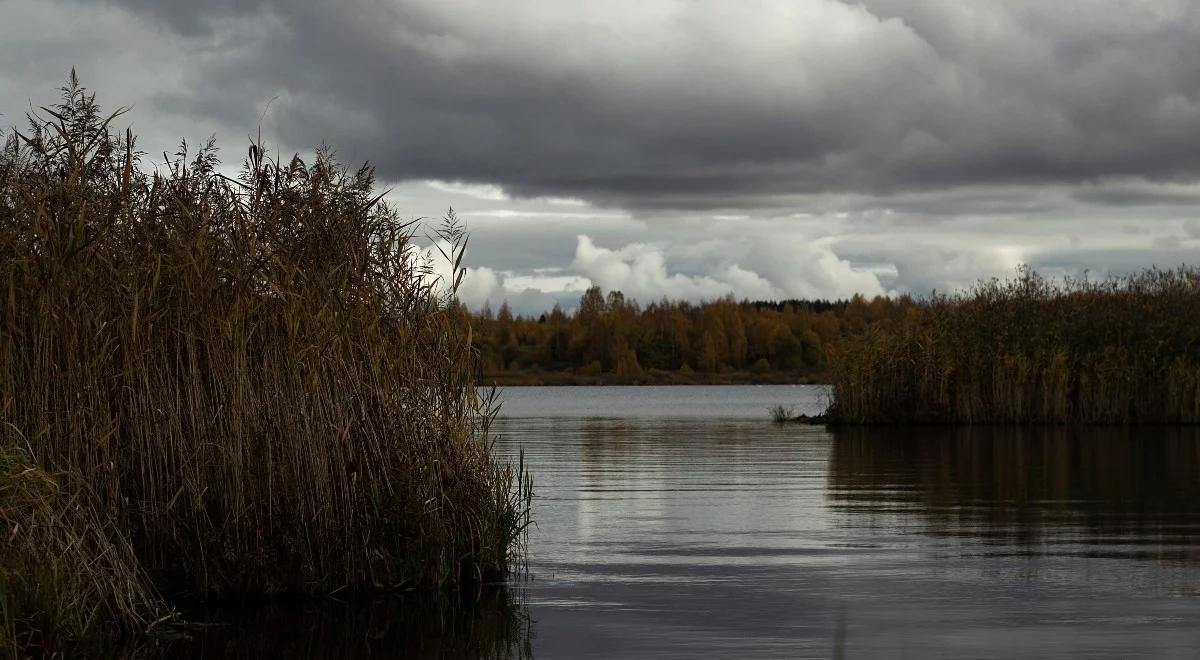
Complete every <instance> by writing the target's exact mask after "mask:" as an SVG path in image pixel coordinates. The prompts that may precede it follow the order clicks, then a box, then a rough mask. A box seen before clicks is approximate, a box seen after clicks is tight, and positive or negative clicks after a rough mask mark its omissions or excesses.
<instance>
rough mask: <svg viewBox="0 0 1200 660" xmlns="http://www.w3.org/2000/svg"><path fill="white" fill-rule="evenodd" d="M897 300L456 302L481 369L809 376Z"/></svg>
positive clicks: (613, 297) (608, 297) (894, 309)
mask: <svg viewBox="0 0 1200 660" xmlns="http://www.w3.org/2000/svg"><path fill="white" fill-rule="evenodd" d="M910 304H911V301H910V300H909V299H907V298H900V299H895V300H893V299H888V298H884V297H878V298H875V299H871V300H868V299H866V298H864V297H862V296H855V297H853V298H851V299H849V300H839V301H827V300H814V301H806V300H788V301H754V302H752V301H748V300H742V301H738V300H735V299H734V298H733V297H732V296H727V297H724V298H720V299H717V300H712V301H707V302H702V303H698V304H697V303H690V302H686V301H672V300H666V299H664V300H660V301H656V302H652V303H650V304H648V305H645V306H642V305H641V304H639V303H638V302H637V301H636V300H631V299H627V298H626V297H625V296H624V295H623V294H622V293H621V292H620V291H610V292H608V293H607V294H605V293H604V292H603V291H602V290H601V289H600V287H592V288H590V289H588V290H587V291H586V292H584V294H583V296H582V297H581V298H580V300H579V305H578V307H577V308H576V309H575V310H574V312H573V313H570V314H569V313H567V312H565V311H564V310H563V309H562V307H561V306H559V305H555V307H554V308H553V309H552V310H550V311H548V312H546V313H543V314H540V315H537V316H522V315H516V314H514V313H513V312H512V310H511V309H510V307H509V305H508V303H507V302H506V303H504V304H503V305H501V306H500V308H499V310H498V311H495V312H493V311H492V310H491V308H490V307H488V306H487V305H485V306H484V307H483V308H482V309H481V310H480V311H478V312H471V311H468V310H466V309H465V308H461V307H460V313H461V314H463V315H464V316H466V317H468V320H469V321H470V323H471V327H472V329H473V333H474V345H475V347H476V349H477V350H478V351H479V354H480V357H481V365H482V369H483V371H484V373H485V374H491V375H497V374H507V375H509V376H515V375H518V374H529V373H538V372H541V373H545V372H557V373H559V374H573V375H581V376H589V377H604V376H608V377H615V378H617V379H631V378H638V377H641V378H646V377H649V376H652V375H655V374H658V375H664V374H670V373H674V374H682V375H690V376H691V377H694V378H696V379H703V377H704V375H705V374H707V375H716V374H738V373H740V374H743V375H745V376H746V379H749V380H754V379H755V376H765V375H772V376H773V377H774V378H775V379H776V380H779V379H787V376H798V375H807V376H808V377H810V378H811V377H813V376H814V375H819V373H820V371H821V370H822V369H823V367H824V366H825V364H826V360H827V358H826V354H827V350H828V349H829V347H830V346H831V345H833V344H835V343H837V342H838V341H839V340H840V338H842V337H843V336H845V335H847V334H851V333H859V332H862V331H863V330H864V329H865V328H867V327H869V326H870V325H872V324H874V323H876V322H878V321H880V320H883V319H886V318H890V317H895V316H897V315H898V314H902V313H903V309H904V308H905V307H906V306H907V305H910Z"/></svg>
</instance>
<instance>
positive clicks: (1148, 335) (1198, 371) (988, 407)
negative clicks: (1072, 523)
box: [830, 267, 1200, 424]
mask: <svg viewBox="0 0 1200 660" xmlns="http://www.w3.org/2000/svg"><path fill="white" fill-rule="evenodd" d="M1197 318H1200V271H1198V270H1197V269H1195V268H1189V267H1180V268H1178V269H1174V270H1158V269H1151V270H1147V271H1145V272H1142V273H1138V274H1133V275H1129V276H1127V277H1122V278H1111V279H1106V280H1102V281H1088V280H1086V279H1068V280H1066V281H1064V282H1063V283H1061V284H1057V283H1052V282H1050V281H1048V280H1046V279H1045V278H1043V277H1041V276H1039V275H1038V274H1037V273H1035V272H1032V271H1030V270H1028V269H1023V270H1022V271H1021V272H1020V273H1019V275H1018V276H1017V277H1016V278H1014V279H1010V280H1006V281H1000V280H992V281H988V282H982V283H980V284H979V285H977V286H976V287H975V288H973V289H971V290H970V291H967V292H964V293H961V294H958V295H953V296H936V295H935V296H933V297H931V298H929V299H927V300H924V301H921V302H920V303H918V304H915V305H912V306H910V307H909V308H908V311H907V314H906V316H905V317H904V318H903V319H901V320H900V321H898V322H891V323H888V324H887V325H877V326H875V327H872V328H870V329H868V330H867V331H866V332H864V333H863V334H861V335H859V336H857V337H854V338H851V339H848V340H846V341H843V342H841V343H840V344H839V345H838V346H837V347H836V349H835V350H832V351H831V352H830V374H831V379H832V383H833V402H832V405H831V408H830V416H831V418H832V419H833V420H834V421H836V422H839V423H851V424H855V423H913V422H932V423H968V424H1027V423H1043V424H1047V423H1048V424H1066V423H1084V424H1149V423H1171V424H1179V423H1182V424H1195V423H1198V422H1200V389H1198V384H1200V330H1198V329H1197V326H1196V319H1197Z"/></svg>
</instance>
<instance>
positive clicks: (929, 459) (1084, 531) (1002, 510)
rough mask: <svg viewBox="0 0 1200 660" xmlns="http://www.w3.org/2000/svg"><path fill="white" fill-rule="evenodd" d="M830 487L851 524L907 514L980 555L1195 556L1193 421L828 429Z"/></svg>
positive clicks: (1197, 475) (1198, 506) (1197, 473)
mask: <svg viewBox="0 0 1200 660" xmlns="http://www.w3.org/2000/svg"><path fill="white" fill-rule="evenodd" d="M829 494H830V501H831V502H832V504H833V509H834V510H837V511H842V512H845V513H847V514H852V516H853V518H852V519H853V524H865V525H877V524H881V523H883V524H888V523H884V522H883V520H884V519H885V518H886V519H889V520H890V522H891V523H892V524H897V522H898V521H897V519H898V518H904V517H911V518H912V519H914V520H918V521H920V523H921V525H922V527H923V529H922V531H924V532H925V533H928V534H933V535H937V536H948V537H974V538H978V539H980V540H982V541H984V542H986V543H988V544H991V545H994V546H996V548H995V549H991V550H986V551H985V552H986V553H987V554H997V553H1001V552H1017V553H1023V554H1031V555H1035V554H1040V555H1070V554H1080V555H1084V556H1089V557H1113V558H1138V559H1151V560H1163V561H1175V562H1185V563H1193V564H1194V563H1196V562H1197V560H1200V546H1198V543H1197V542H1198V541H1200V429H1197V428H1194V427H1185V428H1169V427H1151V428H1139V429H1127V428H1061V427H1035V428H996V427H984V428H963V427H944V428H943V427H928V428H909V429H885V428H859V429H845V430H839V431H838V432H837V433H836V435H835V436H834V442H833V451H832V454H831V458H830V462H829ZM1010 546H1013V547H1010Z"/></svg>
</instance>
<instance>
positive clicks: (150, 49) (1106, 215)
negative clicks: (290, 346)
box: [0, 0, 1200, 312]
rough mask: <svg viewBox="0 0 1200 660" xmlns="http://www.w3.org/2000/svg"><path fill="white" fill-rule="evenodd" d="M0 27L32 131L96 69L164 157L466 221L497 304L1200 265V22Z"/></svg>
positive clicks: (798, 17) (831, 20)
mask: <svg viewBox="0 0 1200 660" xmlns="http://www.w3.org/2000/svg"><path fill="white" fill-rule="evenodd" d="M0 16H3V17H4V18H3V20H2V21H0V112H2V113H4V117H2V118H0V121H3V123H4V124H12V123H14V122H17V121H19V120H20V118H21V117H22V114H23V113H24V111H25V110H27V109H28V108H29V107H30V105H31V104H32V105H35V106H36V105H42V104H47V103H51V102H53V101H54V100H55V99H56V93H55V90H56V88H57V87H58V86H60V85H61V83H62V81H63V79H64V78H65V76H66V73H67V71H68V70H69V69H70V68H71V67H72V66H74V67H76V68H77V70H78V72H79V75H80V76H81V78H82V80H83V82H84V84H85V85H87V86H89V87H91V88H92V89H95V90H97V91H98V92H99V99H100V101H101V102H102V103H106V104H107V105H109V106H116V105H130V106H132V107H133V110H132V111H131V112H130V113H129V115H127V121H128V122H130V123H132V125H133V127H134V130H135V132H137V133H138V134H139V135H141V136H142V145H143V147H144V148H146V149H147V150H148V151H151V152H160V151H162V150H164V149H168V148H171V147H173V145H174V144H176V143H177V142H178V140H179V138H181V137H186V138H188V139H189V141H190V142H196V141H199V140H202V139H204V138H206V137H208V136H209V135H212V134H215V135H216V137H217V139H218V143H219V144H220V145H221V146H222V147H223V148H224V149H225V153H226V154H227V156H228V159H229V161H230V162H231V163H232V162H234V161H237V160H238V159H239V158H240V156H241V155H242V154H244V153H245V146H246V143H247V142H246V141H247V136H248V135H249V134H250V133H252V132H253V131H255V130H256V129H257V127H258V125H259V123H260V117H261V118H262V120H261V124H262V129H263V132H264V134H265V135H266V136H267V138H268V140H269V142H270V143H272V144H273V145H274V146H275V147H276V148H278V149H280V150H281V151H284V152H289V153H290V152H293V151H300V152H306V151H310V150H311V148H312V147H313V146H315V145H317V144H320V143H322V142H325V143H328V144H330V145H333V146H334V147H335V148H336V149H337V150H338V152H339V154H340V155H341V157H342V158H343V159H344V160H346V161H350V162H358V161H370V162H372V163H374V164H375V165H376V166H377V168H378V174H379V178H380V179H381V180H382V181H384V182H387V183H388V184H389V185H390V186H391V187H392V190H393V192H392V194H391V200H392V202H393V203H394V204H395V205H396V206H397V207H398V208H399V209H400V211H401V212H402V213H403V214H404V215H406V216H414V217H415V216H435V217H436V216H440V215H441V214H442V213H444V212H445V210H446V208H447V207H448V206H451V205H453V206H454V208H455V209H456V210H457V211H458V212H459V214H460V216H461V217H462V218H463V220H465V221H466V223H467V225H468V228H469V229H470V231H471V233H472V240H471V251H470V252H469V254H468V258H467V260H468V262H469V264H470V265H471V267H472V272H471V276H470V278H469V281H468V282H467V284H466V285H465V289H464V291H463V296H464V298H465V299H466V300H467V302H469V303H471V304H473V305H478V304H480V303H482V301H484V300H491V301H492V304H493V306H495V305H498V304H499V302H500V301H502V300H504V299H508V300H510V301H511V302H512V303H513V305H514V306H515V307H516V308H517V309H519V310H521V311H526V312H533V311H540V310H541V309H543V308H545V307H548V306H549V305H552V304H553V303H554V301H555V300H561V301H564V303H565V306H566V307H568V308H570V307H571V306H573V305H574V301H576V300H577V299H578V297H579V294H580V292H581V291H582V290H583V289H584V288H586V287H587V286H589V285H590V284H593V283H594V284H598V285H600V286H602V287H604V288H605V289H606V290H611V289H621V290H623V291H624V292H625V293H626V294H627V295H630V296H633V297H636V298H639V299H641V300H643V301H646V300H649V299H653V298H659V297H662V296H668V297H672V298H689V299H695V300H698V299H704V298H713V297H717V296H720V295H723V294H726V293H733V294H734V295H736V296H738V297H739V298H740V297H749V298H780V297H844V296H849V295H852V294H854V293H863V294H867V295H873V294H881V293H896V292H915V293H926V292H928V291H929V290H930V289H933V288H937V289H939V290H949V289H955V288H959V287H963V286H967V285H969V284H970V283H971V282H973V281H974V280H976V279H977V278H980V277H990V276H993V275H1000V276H1004V275H1008V274H1011V273H1012V272H1013V269H1014V268H1015V267H1016V266H1017V265H1019V264H1022V263H1028V264H1030V265H1033V266H1034V267H1036V268H1038V269H1039V270H1042V271H1043V272H1045V273H1047V274H1050V275H1056V274H1063V273H1076V274H1078V273H1081V272H1082V271H1084V270H1089V271H1090V272H1091V273H1093V274H1095V275H1103V274H1106V273H1117V272H1125V271H1128V270H1130V269H1135V268H1139V267H1144V266H1149V265H1152V264H1157V265H1160V266H1173V265H1178V264H1179V263H1182V262H1191V263H1195V262H1197V261H1200V106H1198V103H1200V2H1191V1H1189V0H1111V1H1109V0H1091V1H1088V0H1054V1H1053V2H1051V1H1047V0H971V1H969V2H965V1H963V0H926V1H921V0H863V1H861V2H839V1H836V0H728V1H723V2H717V1H705V0H628V1H627V0H605V1H604V2H596V1H589V2H583V1H575V0H545V1H542V0H528V1H524V2H503V1H500V0H477V1H460V0H339V1H338V2H330V1H318V0H292V1H287V2H285V1H283V0H277V1H271V0H257V1H256V0H211V1H209V2H196V1H194V0H109V1H103V2H102V1H86V0H0ZM272 99H274V100H273V101H272ZM268 104H269V107H268ZM264 113H265V114H264ZM172 150H173V149H172Z"/></svg>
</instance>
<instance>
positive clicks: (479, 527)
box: [0, 73, 530, 643]
mask: <svg viewBox="0 0 1200 660" xmlns="http://www.w3.org/2000/svg"><path fill="white" fill-rule="evenodd" d="M119 115H120V113H119V112H118V113H116V114H112V115H105V114H102V113H101V111H100V108H99V107H98V105H97V104H96V102H95V100H94V97H93V96H92V95H91V94H89V93H87V92H86V91H85V90H84V89H83V88H82V87H80V86H79V84H78V82H77V81H76V80H75V76H74V73H72V76H71V80H70V82H69V84H68V85H67V86H66V87H65V88H64V89H63V97H62V100H61V102H60V103H59V104H57V105H55V106H52V107H49V108H44V109H42V111H40V112H38V113H35V114H31V115H30V117H29V120H30V126H29V129H28V130H26V131H24V132H17V131H13V132H12V133H11V134H10V135H9V136H8V139H7V141H6V144H5V147H4V151H3V153H2V154H0V180H2V181H3V188H2V189H0V190H2V192H0V300H2V302H0V442H2V444H0V450H3V452H4V453H3V454H2V455H3V457H4V460H3V461H0V624H3V622H4V621H7V622H8V624H7V625H4V626H3V628H4V629H5V630H7V631H8V633H7V635H8V636H9V637H13V636H14V635H20V634H22V633H21V632H20V631H22V630H24V631H25V634H31V633H29V631H34V630H36V629H37V628H38V626H39V625H43V624H45V622H46V621H49V620H53V619H55V618H56V617H57V618H61V617H63V616H64V614H63V611H62V610H63V608H64V607H65V605H56V604H55V603H56V602H57V600H70V599H72V598H76V597H78V598H80V599H82V600H86V605H87V607H90V608H92V609H94V610H95V611H94V612H92V613H90V614H88V615H87V617H86V620H84V621H83V622H82V623H79V622H78V621H76V623H74V624H72V625H69V626H66V628H67V629H70V631H72V632H73V633H75V634H79V635H82V634H85V633H86V632H87V631H95V630H98V629H102V628H109V629H112V628H117V629H123V630H127V631H138V630H144V629H145V628H146V627H147V626H149V625H151V624H153V623H154V622H155V621H158V620H159V619H160V618H161V617H163V616H164V615H165V614H166V613H167V612H168V610H169V608H168V605H167V603H166V601H164V600H163V599H162V598H161V597H159V596H158V595H157V594H159V593H164V594H169V595H174V594H192V595H198V596H207V595H233V594H279V593H292V592H303V593H332V592H336V591H343V590H376V589H389V588H394V587H399V586H402V585H420V584H425V585H431V584H446V583H458V584H462V583H467V582H474V581H479V580H484V579H488V578H489V577H492V576H496V575H500V574H502V573H504V572H505V571H506V570H507V569H508V567H509V566H510V564H511V562H512V561H513V560H514V551H517V550H519V543H520V540H521V534H522V531H523V529H524V526H525V525H526V524H527V523H528V518H527V516H528V506H527V505H528V497H529V492H530V491H529V482H528V479H527V478H526V477H525V475H524V474H523V473H522V471H521V470H520V468H519V467H516V468H514V467H511V466H508V465H501V464H499V463H498V462H497V461H496V460H495V459H494V458H493V455H492V453H491V446H490V442H491V441H490V439H489V425H490V423H491V420H492V418H493V415H494V412H495V404H494V402H493V400H492V399H491V398H489V397H486V396H485V397H481V396H479V395H478V394H477V390H476V387H475V380H474V378H475V374H476V370H477V369H476V363H477V356H476V354H475V353H474V352H473V351H472V349H471V337H470V330H469V328H467V327H464V326H463V325H462V324H461V323H460V322H457V320H456V319H457V318H459V317H458V315H457V314H455V313H453V305H454V303H453V295H454V288H455V286H456V284H457V282H458V281H459V277H458V276H456V277H455V281H454V282H453V283H450V286H445V285H443V286H440V287H439V286H438V284H437V283H436V282H435V280H434V278H433V277H432V271H431V267H430V265H429V263H428V262H427V260H425V259H423V257H422V256H421V252H420V251H419V250H417V249H416V248H415V246H414V243H413V238H414V232H415V231H417V227H416V225H415V224H414V223H411V222H402V221H401V220H400V219H399V218H398V216H397V214H396V213H395V212H394V211H393V210H392V209H390V208H389V207H388V206H387V205H386V204H385V203H383V202H382V201H381V197H382V195H381V194H380V193H378V192H376V191H375V189H374V179H373V174H372V170H371V169H370V168H369V167H366V166H364V167H362V168H359V169H348V168H346V167H344V166H342V165H340V164H339V163H338V162H337V161H336V160H335V159H334V158H333V156H332V154H331V153H330V152H329V151H328V150H320V151H318V152H317V154H316V156H315V158H314V159H313V160H312V162H305V161H303V160H301V159H300V158H299V157H294V158H292V159H291V160H279V159H277V158H271V157H269V156H268V154H267V153H266V150H265V149H264V148H263V146H262V144H261V142H259V143H255V144H252V145H251V146H250V148H249V153H248V156H247V158H246V159H245V161H244V164H243V167H242V169H241V174H240V176H237V177H234V178H229V177H226V176H224V175H223V174H222V173H221V172H220V170H219V163H218V160H217V150H216V147H215V146H214V145H213V144H212V142H211V141H210V142H209V143H208V144H205V145H203V146H202V147H201V148H200V149H198V150H195V151H194V152H192V151H190V150H189V149H188V148H187V146H186V144H185V145H183V146H181V148H180V150H179V152H178V153H177V154H175V156H174V157H172V158H168V161H167V163H166V164H165V165H162V166H160V167H158V168H155V169H153V170H149V171H148V170H147V168H146V167H144V166H143V154H141V153H139V152H138V150H137V147H136V143H135V139H134V137H133V135H132V133H131V132H129V131H128V130H126V131H125V132H123V133H118V132H116V131H115V130H113V129H112V125H113V121H114V119H116V118H117V117H118V116H119ZM439 236H440V238H441V239H443V241H444V243H445V244H448V245H449V246H451V247H450V249H449V250H448V251H447V252H448V256H449V258H451V259H452V260H453V261H454V267H455V271H456V273H461V270H459V266H460V264H459V262H460V261H461V258H462V249H463V246H464V244H465V240H464V237H463V234H462V231H461V228H460V227H459V226H458V224H457V222H456V221H455V220H454V219H453V217H452V216H451V218H450V219H449V222H448V223H447V224H446V225H445V226H444V227H443V228H442V229H441V231H440V233H439ZM93 555H94V556H93ZM43 571H44V572H46V574H47V577H43V576H42V573H41V572H43ZM84 594H92V595H91V596H88V597H86V598H84ZM56 599H57V600H56ZM35 601H36V602H35ZM68 618H69V617H68ZM43 627H44V626H43ZM5 634H6V633H4V632H0V636H3V635H5ZM2 641H4V640H3V639H2V637H0V642H2ZM28 641H29V639H28V638H26V639H25V642H28ZM9 642H11V643H15V642H13V640H9Z"/></svg>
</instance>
